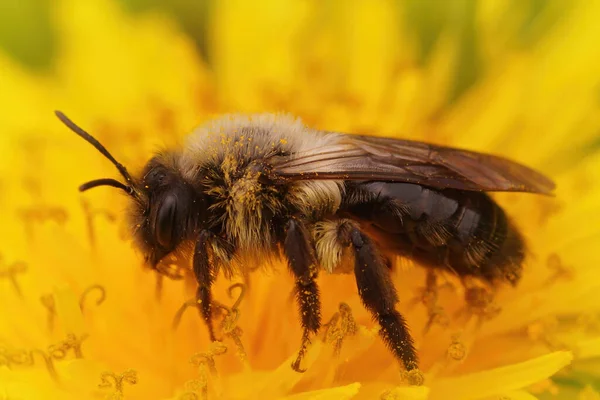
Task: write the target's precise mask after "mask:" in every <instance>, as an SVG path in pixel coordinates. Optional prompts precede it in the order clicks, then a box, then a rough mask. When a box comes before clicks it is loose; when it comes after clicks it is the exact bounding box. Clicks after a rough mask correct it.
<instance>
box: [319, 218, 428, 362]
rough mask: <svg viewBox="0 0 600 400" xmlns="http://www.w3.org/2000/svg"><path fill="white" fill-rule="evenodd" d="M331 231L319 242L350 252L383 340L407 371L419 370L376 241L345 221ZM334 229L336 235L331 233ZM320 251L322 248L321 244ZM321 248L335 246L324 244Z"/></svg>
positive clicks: (363, 295)
mask: <svg viewBox="0 0 600 400" xmlns="http://www.w3.org/2000/svg"><path fill="white" fill-rule="evenodd" d="M328 227H329V231H328V232H322V233H321V235H320V239H321V240H329V241H331V240H332V238H334V240H336V242H337V243H336V246H337V247H338V249H342V248H346V247H350V248H351V250H352V253H353V256H354V275H355V277H356V286H357V288H358V294H359V296H360V299H361V301H362V303H363V304H364V306H365V307H366V308H367V309H368V310H369V311H370V312H371V314H373V317H374V318H375V320H376V321H377V322H378V323H379V325H380V327H381V330H380V331H379V333H380V336H381V338H382V339H383V341H384V343H385V344H386V345H387V347H388V348H389V349H390V351H391V352H392V353H393V355H394V356H395V357H396V359H398V360H399V361H400V362H401V363H402V364H403V365H404V367H405V368H406V369H407V370H409V371H411V370H416V369H417V368H418V357H417V352H416V349H415V346H414V343H413V338H412V336H411V334H410V332H409V329H408V325H407V323H406V320H405V319H404V317H403V316H402V315H401V314H400V313H399V312H398V311H397V310H396V309H395V306H396V303H398V295H397V293H396V288H395V287H394V284H393V283H392V279H391V276H390V268H389V266H388V264H387V263H386V260H385V259H384V257H383V256H382V255H381V253H380V252H379V250H378V249H377V246H376V245H375V243H374V242H373V240H372V239H371V238H370V237H368V236H367V235H366V234H365V233H363V232H362V231H361V230H360V228H359V227H358V224H356V223H354V222H352V221H350V220H342V221H340V222H339V223H337V224H335V226H333V225H328ZM332 228H333V229H335V230H336V231H335V232H332V231H331V229H332ZM317 247H321V246H319V243H317ZM322 247H329V248H331V247H332V246H327V245H325V244H322ZM340 251H341V250H340Z"/></svg>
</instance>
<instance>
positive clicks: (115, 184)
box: [54, 111, 137, 197]
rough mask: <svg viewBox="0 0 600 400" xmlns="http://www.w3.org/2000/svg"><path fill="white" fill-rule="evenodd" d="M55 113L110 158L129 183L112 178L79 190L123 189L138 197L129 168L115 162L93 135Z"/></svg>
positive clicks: (96, 181) (87, 185) (87, 184)
mask: <svg viewBox="0 0 600 400" xmlns="http://www.w3.org/2000/svg"><path fill="white" fill-rule="evenodd" d="M54 113H55V114H56V116H57V117H58V119H60V120H61V122H62V123H63V124H65V125H66V126H67V127H68V128H69V129H71V130H72V131H73V132H75V133H76V134H77V135H78V136H80V137H82V138H83V139H84V140H85V141H86V142H88V143H89V144H91V145H92V146H94V147H95V148H96V150H98V151H99V152H100V153H102V155H103V156H104V157H106V158H108V159H109V160H110V162H112V163H113V164H114V166H115V167H117V169H118V170H119V172H120V173H121V175H122V176H123V178H125V182H127V185H125V184H123V183H121V182H119V181H117V180H115V179H110V178H105V179H96V180H93V181H90V182H87V183H84V184H83V185H81V186H80V187H79V190H80V191H82V192H83V191H86V190H88V189H92V188H95V187H98V186H111V187H115V188H118V189H122V190H124V191H125V192H127V194H129V195H131V196H133V197H137V195H136V192H135V189H134V188H135V185H134V183H133V178H132V177H131V175H129V172H127V168H125V166H124V165H123V164H121V163H119V162H118V161H117V160H115V158H114V157H113V156H112V154H110V153H109V152H108V150H106V148H105V147H104V146H102V144H100V142H99V141H98V140H96V138H94V137H93V136H92V135H90V134H89V133H87V132H86V131H84V130H83V129H82V128H81V127H79V126H77V125H76V124H75V123H74V122H73V121H71V120H70V119H69V118H68V117H67V116H66V115H65V114H63V113H62V112H60V111H55V112H54Z"/></svg>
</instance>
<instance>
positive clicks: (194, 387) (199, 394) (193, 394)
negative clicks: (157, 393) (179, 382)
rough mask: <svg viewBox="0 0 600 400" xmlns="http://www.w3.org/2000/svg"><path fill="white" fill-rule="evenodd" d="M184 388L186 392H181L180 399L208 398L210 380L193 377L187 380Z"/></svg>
mask: <svg viewBox="0 0 600 400" xmlns="http://www.w3.org/2000/svg"><path fill="white" fill-rule="evenodd" d="M183 388H184V390H185V392H184V393H182V394H180V395H179V397H178V398H177V399H178V400H200V399H203V400H206V399H208V382H203V381H202V380H200V379H192V380H189V381H187V382H186V383H185V384H184V385H183Z"/></svg>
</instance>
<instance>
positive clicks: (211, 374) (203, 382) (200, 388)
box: [190, 342, 227, 399]
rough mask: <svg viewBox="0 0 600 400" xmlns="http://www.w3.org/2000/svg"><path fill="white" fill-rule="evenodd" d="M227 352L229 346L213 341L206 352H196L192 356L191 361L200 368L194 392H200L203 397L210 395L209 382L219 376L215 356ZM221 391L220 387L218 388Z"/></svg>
mask: <svg viewBox="0 0 600 400" xmlns="http://www.w3.org/2000/svg"><path fill="white" fill-rule="evenodd" d="M226 352H227V347H226V346H225V345H224V344H223V343H221V342H212V343H211V344H210V348H209V350H208V351H207V352H205V353H196V354H194V355H193V356H192V357H191V358H190V363H192V364H193V365H194V366H196V367H197V368H198V375H199V377H198V379H197V380H195V381H192V382H194V388H195V390H194V392H200V393H201V395H202V398H203V399H206V398H207V397H208V383H209V380H210V379H211V378H212V379H214V381H215V382H214V383H215V384H217V382H216V380H217V379H218V378H219V373H218V371H217V366H216V362H215V356H220V355H223V354H225V353H226ZM218 391H219V392H220V391H221V390H220V389H219V390H218Z"/></svg>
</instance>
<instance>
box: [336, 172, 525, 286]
mask: <svg viewBox="0 0 600 400" xmlns="http://www.w3.org/2000/svg"><path fill="white" fill-rule="evenodd" d="M340 211H341V213H342V214H349V216H351V218H353V219H356V220H359V221H361V223H362V226H363V229H365V230H367V231H368V232H369V233H370V234H371V235H372V236H373V237H374V238H376V240H377V241H379V243H380V245H381V246H382V247H383V248H385V249H386V250H388V251H391V252H395V253H398V254H400V255H403V256H406V257H409V258H411V259H414V260H415V261H417V262H419V263H421V264H424V265H426V266H429V267H435V268H446V269H449V270H452V271H454V272H456V273H457V274H458V275H460V276H468V275H471V276H476V277H480V278H483V279H485V280H487V281H492V280H495V279H503V280H508V281H509V282H511V283H513V284H514V283H516V282H517V281H518V279H519V277H520V275H521V268H522V262H523V258H524V243H523V240H522V238H521V236H520V234H519V233H518V232H517V231H516V229H515V228H514V226H513V225H512V224H511V223H510V221H509V220H508V218H507V217H506V214H505V213H504V211H503V210H502V209H501V208H500V207H499V206H498V205H497V204H496V202H494V201H493V200H492V199H491V198H490V197H489V196H488V195H487V194H485V193H483V192H472V191H460V190H449V189H446V190H436V189H431V188H427V187H424V186H420V185H416V184H409V183H388V182H361V183H349V184H348V185H347V191H346V196H345V198H344V202H343V204H342V206H341V210H340Z"/></svg>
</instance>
